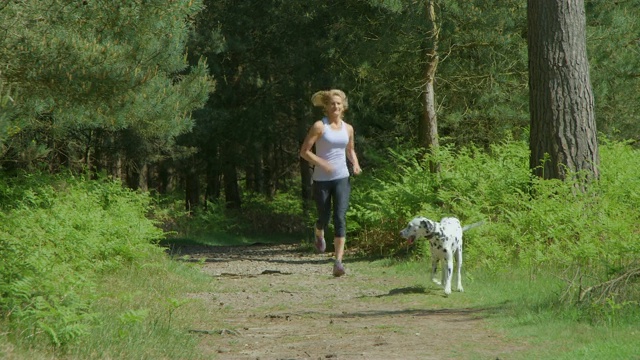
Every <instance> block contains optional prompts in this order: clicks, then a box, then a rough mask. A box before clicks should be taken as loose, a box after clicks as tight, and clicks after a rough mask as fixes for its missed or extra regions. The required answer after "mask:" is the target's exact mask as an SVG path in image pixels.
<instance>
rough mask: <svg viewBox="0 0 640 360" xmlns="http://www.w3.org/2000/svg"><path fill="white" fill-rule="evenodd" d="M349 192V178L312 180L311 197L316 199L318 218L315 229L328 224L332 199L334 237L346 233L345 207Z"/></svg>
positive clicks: (342, 235) (320, 228) (347, 204)
mask: <svg viewBox="0 0 640 360" xmlns="http://www.w3.org/2000/svg"><path fill="white" fill-rule="evenodd" d="M350 194H351V183H350V182H349V178H348V177H346V178H344V179H338V180H331V181H314V182H313V197H314V199H315V200H316V208H317V209H318V220H317V221H316V229H318V230H324V229H325V228H326V227H327V225H329V218H330V217H331V210H332V209H331V202H332V200H333V227H334V228H335V237H345V236H346V235H347V220H346V217H347V209H348V208H349V195H350Z"/></svg>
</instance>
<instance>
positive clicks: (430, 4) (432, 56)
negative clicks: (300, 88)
mask: <svg viewBox="0 0 640 360" xmlns="http://www.w3.org/2000/svg"><path fill="white" fill-rule="evenodd" d="M426 5H427V20H428V22H429V24H430V25H431V30H430V31H429V39H428V40H427V43H428V44H429V45H428V47H427V50H426V58H427V64H426V68H425V72H424V82H425V87H424V102H423V105H424V111H423V117H422V121H421V122H420V127H419V129H420V132H419V141H420V145H421V146H422V147H423V148H424V149H426V150H428V151H430V152H431V153H432V154H433V153H434V151H435V150H436V149H437V148H438V146H439V144H438V117H437V115H436V104H435V93H434V87H433V83H434V81H435V74H436V68H437V67H438V61H439V57H438V33H439V31H440V30H439V29H438V25H437V24H436V13H435V8H434V1H433V0H428V1H427V3H426ZM429 168H430V170H431V172H433V173H435V172H439V171H440V164H438V163H436V162H434V161H431V162H430V163H429Z"/></svg>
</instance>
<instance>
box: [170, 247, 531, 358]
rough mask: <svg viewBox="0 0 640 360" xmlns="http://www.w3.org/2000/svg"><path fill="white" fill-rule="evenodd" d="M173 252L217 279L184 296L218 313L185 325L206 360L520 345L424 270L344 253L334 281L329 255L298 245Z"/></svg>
mask: <svg viewBox="0 0 640 360" xmlns="http://www.w3.org/2000/svg"><path fill="white" fill-rule="evenodd" d="M181 253H182V255H186V256H187V257H189V258H190V259H191V261H202V262H203V265H202V271H203V272H205V273H206V274H208V275H210V276H211V277H212V279H214V281H215V282H216V283H215V288H216V292H215V293H205V294H202V293H200V294H190V296H191V297H195V298H200V299H202V300H203V302H204V304H206V306H208V307H210V310H209V311H208V313H209V314H211V315H212V317H213V318H215V319H218V320H217V326H216V327H215V329H212V328H211V320H207V319H203V321H202V323H201V324H194V325H193V330H192V332H194V333H196V334H200V335H199V336H200V338H201V343H200V346H201V349H202V351H203V352H204V353H205V354H206V356H211V357H212V358H216V359H491V360H495V359H508V358H510V357H511V356H509V354H512V353H514V352H518V350H522V349H523V348H524V347H526V344H522V343H520V344H517V343H513V341H510V340H508V339H507V338H506V337H504V336H503V335H501V334H500V333H498V332H496V331H495V330H491V328H490V327H489V326H487V325H488V323H487V321H488V320H487V319H486V314H487V309H473V308H455V307H447V302H448V301H447V300H450V299H446V298H444V292H443V291H442V289H440V288H438V287H437V286H435V285H426V286H425V285H424V284H427V281H426V280H427V279H428V276H429V275H428V274H427V273H426V271H425V273H424V274H417V276H416V277H409V276H399V275H396V274H394V273H393V271H391V270H390V269H386V268H384V267H383V266H381V265H376V264H377V263H372V262H370V261H367V260H359V259H354V258H349V257H348V256H345V262H344V263H345V266H346V268H347V274H346V275H345V276H343V277H340V278H334V277H333V276H332V274H331V269H332V263H333V262H332V259H331V258H330V254H313V253H311V252H310V250H309V248H308V247H303V246H301V245H255V246H245V247H192V248H184V249H181ZM417 279H422V280H417ZM420 284H422V285H420ZM451 296H452V297H455V296H472V295H469V293H468V292H466V293H464V294H461V293H456V292H454V293H453V294H452V295H451Z"/></svg>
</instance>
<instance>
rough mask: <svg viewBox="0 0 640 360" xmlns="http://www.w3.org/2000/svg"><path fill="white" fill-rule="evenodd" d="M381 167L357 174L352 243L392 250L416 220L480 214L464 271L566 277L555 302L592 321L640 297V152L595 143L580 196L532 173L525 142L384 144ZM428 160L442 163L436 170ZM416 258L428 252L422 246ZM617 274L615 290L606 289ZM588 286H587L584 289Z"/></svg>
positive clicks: (468, 236) (632, 305) (466, 220)
mask: <svg viewBox="0 0 640 360" xmlns="http://www.w3.org/2000/svg"><path fill="white" fill-rule="evenodd" d="M390 154H391V158H392V159H393V160H392V162H391V163H390V164H389V166H388V167H387V168H385V169H382V170H380V171H377V172H376V174H375V175H374V176H372V177H369V178H364V179H358V180H357V182H358V183H357V185H356V186H357V188H356V189H354V191H353V197H352V200H351V201H352V207H351V211H350V212H349V219H348V220H349V227H350V228H351V229H355V231H354V232H353V233H352V235H353V237H352V240H351V242H352V243H355V244H356V246H357V247H358V248H360V249H363V251H365V252H368V253H371V252H377V253H380V254H382V255H387V256H392V255H397V254H398V253H401V252H403V251H405V250H406V247H407V244H406V243H405V242H403V241H401V239H400V238H399V236H398V231H399V229H401V228H403V227H404V226H406V223H407V222H408V221H409V220H410V219H411V218H412V217H414V216H417V215H420V216H425V217H428V218H431V219H434V220H439V219H440V218H441V217H444V216H455V217H458V218H460V219H461V221H462V222H463V224H470V223H473V222H476V221H479V220H485V225H483V226H480V227H478V228H475V229H472V230H469V231H468V232H467V233H465V247H464V249H465V266H466V267H467V268H470V267H471V268H473V267H478V268H484V269H489V270H490V269H496V270H499V269H502V268H503V267H504V266H505V264H509V266H518V267H523V268H525V269H528V271H529V272H530V274H531V276H535V274H536V273H539V272H541V271H545V270H546V269H550V268H553V269H564V271H563V272H560V273H557V274H556V276H558V277H561V278H562V279H563V281H564V283H565V286H566V288H565V290H564V291H563V292H562V293H561V294H560V299H561V300H562V301H564V302H566V303H570V304H574V305H575V304H577V305H578V306H579V307H581V308H582V309H583V311H584V313H587V314H589V316H590V317H592V318H593V319H594V321H600V320H601V319H603V318H606V316H607V314H610V313H611V311H612V309H615V311H616V312H618V313H619V314H629V313H633V314H634V315H637V314H636V313H637V311H635V309H637V308H638V305H639V303H638V301H637V299H638V298H640V286H639V284H640V277H639V276H637V274H638V272H637V269H638V268H639V266H640V265H639V263H638V261H637V260H636V259H638V256H639V254H640V240H639V239H640V236H639V235H640V213H639V212H638V211H637V209H638V208H639V207H640V156H639V155H640V154H638V150H635V149H633V148H632V147H630V146H628V145H626V144H624V143H605V144H603V145H601V148H600V155H601V167H600V174H601V176H600V179H599V181H596V182H593V183H592V184H590V186H589V187H588V188H587V189H586V191H584V192H580V191H576V190H575V189H576V186H575V184H573V183H571V182H570V181H565V182H562V181H558V180H542V179H539V178H535V177H533V176H531V172H530V170H529V165H528V161H529V158H528V150H527V144H526V143H524V142H517V141H506V142H504V143H502V144H497V145H493V146H492V147H491V149H490V151H489V152H486V151H483V150H480V149H477V148H473V147H468V148H464V149H459V150H455V151H454V149H451V148H441V149H440V151H439V152H438V153H437V154H435V155H433V156H431V155H427V156H425V157H420V156H418V155H417V153H416V152H415V151H412V150H406V151H397V150H396V151H393V150H390ZM429 162H437V163H438V164H440V168H441V171H440V172H439V173H435V174H434V173H431V172H430V171H429ZM416 246H417V247H416V249H415V250H417V251H414V252H413V254H414V256H427V254H428V248H426V247H425V242H422V243H418V244H417V245H416ZM616 279H618V282H617V284H616V285H618V286H603V285H602V284H610V283H611V282H613V281H615V280H616ZM586 289H591V290H590V291H585V290H586Z"/></svg>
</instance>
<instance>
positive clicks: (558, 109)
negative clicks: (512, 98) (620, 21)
mask: <svg viewBox="0 0 640 360" xmlns="http://www.w3.org/2000/svg"><path fill="white" fill-rule="evenodd" d="M527 16H528V22H529V24H528V43H529V91H530V95H529V107H530V109H529V110H530V116H531V130H530V143H529V148H530V150H531V157H530V163H529V165H530V168H531V169H532V171H533V173H534V174H535V175H536V176H539V177H542V178H544V179H561V180H566V179H567V178H568V177H571V176H572V174H574V173H575V172H583V174H584V176H586V177H587V178H598V177H599V174H598V165H599V155H598V143H597V139H596V124H595V116H594V110H593V107H594V104H593V93H592V91H591V82H590V79H589V62H588V59H587V49H586V35H585V34H586V19H585V8H584V1H583V0H545V1H540V0H528V7H527Z"/></svg>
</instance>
